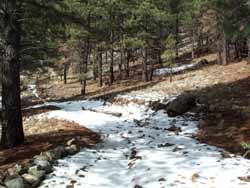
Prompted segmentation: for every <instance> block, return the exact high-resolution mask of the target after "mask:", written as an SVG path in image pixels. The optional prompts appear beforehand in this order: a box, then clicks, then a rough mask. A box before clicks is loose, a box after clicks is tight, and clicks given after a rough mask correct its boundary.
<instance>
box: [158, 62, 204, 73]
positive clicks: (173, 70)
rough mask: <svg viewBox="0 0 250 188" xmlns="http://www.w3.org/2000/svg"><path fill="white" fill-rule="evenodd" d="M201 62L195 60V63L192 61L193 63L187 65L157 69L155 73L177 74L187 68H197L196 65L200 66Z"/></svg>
mask: <svg viewBox="0 0 250 188" xmlns="http://www.w3.org/2000/svg"><path fill="white" fill-rule="evenodd" d="M200 64H201V63H200V62H195V63H191V64H187V65H182V66H179V67H173V68H161V69H156V70H155V71H154V75H155V76H161V75H166V74H176V73H179V72H183V71H185V70H189V69H192V68H195V67H197V66H199V65H200Z"/></svg>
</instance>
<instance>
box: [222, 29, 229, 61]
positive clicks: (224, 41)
mask: <svg viewBox="0 0 250 188" xmlns="http://www.w3.org/2000/svg"><path fill="white" fill-rule="evenodd" d="M227 44H228V42H227V39H226V35H225V33H223V37H222V64H223V65H226V64H227V63H228V45H227Z"/></svg>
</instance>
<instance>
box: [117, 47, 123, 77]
mask: <svg viewBox="0 0 250 188" xmlns="http://www.w3.org/2000/svg"><path fill="white" fill-rule="evenodd" d="M122 65H123V49H122V48H121V52H120V62H119V64H118V68H119V80H122Z"/></svg>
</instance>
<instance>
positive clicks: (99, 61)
mask: <svg viewBox="0 0 250 188" xmlns="http://www.w3.org/2000/svg"><path fill="white" fill-rule="evenodd" d="M98 53H99V60H98V79H99V80H98V82H99V86H100V87H102V85H103V80H102V50H101V49H100V50H98Z"/></svg>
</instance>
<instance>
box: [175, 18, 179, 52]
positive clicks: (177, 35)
mask: <svg viewBox="0 0 250 188" xmlns="http://www.w3.org/2000/svg"><path fill="white" fill-rule="evenodd" d="M175 24H176V26H175V55H176V57H178V56H179V14H177V17H176V23H175Z"/></svg>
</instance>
